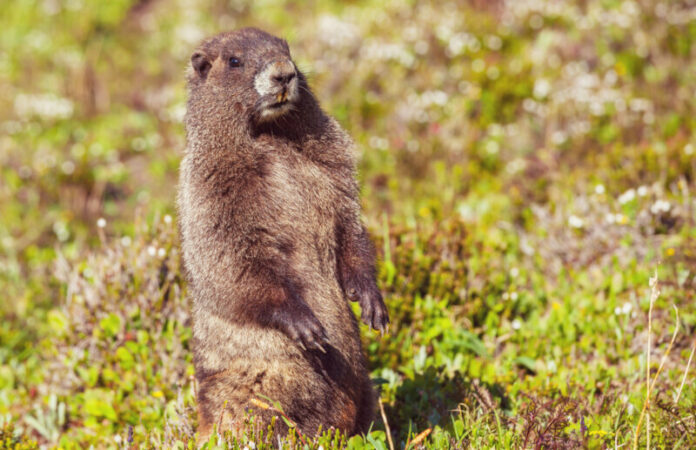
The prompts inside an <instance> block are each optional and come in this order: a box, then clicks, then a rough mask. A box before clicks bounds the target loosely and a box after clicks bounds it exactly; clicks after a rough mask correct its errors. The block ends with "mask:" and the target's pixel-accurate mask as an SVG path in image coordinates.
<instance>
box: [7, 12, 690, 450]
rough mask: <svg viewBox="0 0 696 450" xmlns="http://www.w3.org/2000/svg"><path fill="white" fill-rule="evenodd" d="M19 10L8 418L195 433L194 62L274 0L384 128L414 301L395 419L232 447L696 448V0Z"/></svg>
mask: <svg viewBox="0 0 696 450" xmlns="http://www.w3.org/2000/svg"><path fill="white" fill-rule="evenodd" d="M0 23H2V27H1V28H0V41H2V42H3V45H2V48H1V49H0V68H1V70H0V129H1V130H2V134H0V210H1V211H2V214H1V215H0V289H1V290H2V292H3V294H4V295H3V297H4V299H5V301H3V302H1V303H0V313H1V314H2V321H1V322H0V446H3V445H4V446H7V447H17V448H22V447H25V448H32V447H34V446H44V447H62V448H84V447H87V446H89V445H94V446H95V448H109V447H129V448H131V447H132V446H136V447H166V448H190V447H192V446H193V445H194V442H195V438H196V437H195V431H196V415H195V401H194V392H195V388H196V386H195V383H194V382H193V379H192V374H193V367H192V362H191V349H190V337H191V329H190V314H189V313H190V304H189V303H188V300H187V298H186V283H185V281H184V280H183V275H182V273H181V261H180V251H179V244H178V237H177V231H176V211H175V208H174V194H175V189H174V186H175V183H176V178H177V166H178V161H179V159H180V157H181V153H182V150H183V148H184V145H185V136H184V133H183V126H182V117H183V112H184V110H185V98H186V91H185V85H184V73H185V68H186V66H187V64H188V60H189V57H190V54H191V52H192V50H193V48H194V47H195V45H196V44H197V43H198V42H199V41H200V40H201V39H202V38H204V37H206V36H208V35H212V34H214V33H217V32H219V31H222V30H229V29H233V28H237V27H241V26H246V25H254V26H258V27H261V28H263V29H266V30H268V31H271V32H273V33H275V34H278V35H281V36H283V37H285V38H286V39H287V40H288V41H289V43H290V47H291V49H292V53H293V56H294V58H295V59H296V61H297V62H298V65H299V66H300V68H301V69H302V70H303V71H305V72H306V73H307V74H308V75H309V79H310V84H311V86H312V88H313V89H314V91H315V93H316V95H317V97H318V98H319V100H320V101H321V103H322V105H323V107H324V108H325V110H326V111H327V112H329V113H330V114H332V115H333V116H335V117H336V118H337V120H338V121H339V122H340V123H341V124H342V125H343V126H344V127H345V128H346V129H347V130H348V131H349V132H350V134H351V135H352V136H353V137H354V139H355V141H356V144H357V148H356V151H357V152H358V156H359V159H360V164H359V179H360V185H361V192H362V200H363V209H364V219H365V223H366V224H367V226H368V229H369V231H370V234H371V237H372V238H373V240H374V242H375V244H376V247H377V249H378V254H379V255H378V256H379V285H380V288H381V289H382V292H383V294H384V296H385V301H386V304H387V307H388V308H389V312H390V315H391V319H392V323H391V329H390V331H389V333H387V334H386V335H385V336H380V335H379V334H377V333H375V332H371V331H370V330H368V329H366V328H362V329H361V332H362V335H363V342H364V346H365V350H366V353H367V356H368V362H369V367H370V370H371V373H372V377H373V379H374V381H375V384H376V385H378V386H379V389H380V397H381V403H382V404H383V408H384V414H378V418H377V420H376V422H375V424H374V427H373V431H372V432H371V433H370V434H369V435H367V436H364V437H362V436H358V437H353V438H351V439H348V438H346V437H344V436H340V435H336V434H335V433H333V432H332V431H328V432H327V433H326V434H324V435H323V436H322V437H319V438H314V437H311V436H303V435H301V434H298V433H291V435H290V436H286V437H281V436H269V435H268V433H267V432H266V433H264V432H263V430H256V429H254V427H253V426H252V425H250V426H249V429H248V434H247V437H246V438H245V439H244V440H243V441H242V442H232V441H231V440H230V439H229V436H225V435H223V436H220V438H219V441H218V439H217V438H214V441H213V442H211V443H210V444H209V446H210V448H213V447H223V448H224V447H227V446H230V447H234V446H241V447H244V446H245V445H247V446H250V445H251V444H250V442H251V441H253V442H255V443H256V446H262V445H264V443H268V442H272V443H276V444H277V443H278V442H279V439H280V440H281V441H282V442H285V443H286V445H288V446H295V445H296V446H299V447H303V446H305V447H310V448H318V447H319V446H323V448H329V447H332V446H347V447H349V448H371V447H376V448H380V449H385V448H388V447H389V445H390V443H389V440H388V438H387V432H386V429H387V426H388V429H389V431H390V434H391V438H392V441H393V445H394V447H396V448H404V447H409V448H414V447H418V446H425V447H428V448H443V447H445V448H446V447H448V446H450V447H469V446H471V447H474V448H488V447H492V446H495V447H496V448H501V447H502V448H508V447H511V448H541V447H544V448H558V447H570V448H575V447H588V448H604V447H615V446H623V447H625V448H628V447H631V448H633V447H634V446H636V447H641V448H644V447H646V446H650V447H669V448H671V447H682V448H693V447H694V446H696V422H695V419H694V417H696V387H694V382H693V380H694V375H693V374H694V370H695V369H694V368H693V365H694V364H691V367H690V368H689V364H690V363H691V362H692V361H691V355H692V351H693V348H694V344H695V342H694V328H695V326H696V305H695V304H694V292H695V290H696V270H695V269H694V267H696V241H695V239H694V238H695V237H696V212H695V211H696V198H695V197H694V191H695V190H696V182H695V180H694V176H695V175H696V159H695V158H694V152H695V151H696V137H695V136H694V130H696V119H695V117H696V114H694V106H693V98H694V94H695V92H696V62H695V61H696V2H693V1H687V0H674V1H672V2H658V1H655V0H647V1H643V2H634V1H616V0H577V1H569V0H568V1H561V0H559V1H554V2H545V1H541V0H517V1H508V2H502V1H480V0H470V1H463V2H449V3H447V2H440V1H435V0H433V1H423V2H412V1H388V2H382V1H376V0H354V1H351V2H338V1H327V2H318V1H317V2H308V3H306V4H298V3H295V2H290V1H287V2H284V1H280V2H273V1H264V2H253V3H252V2H244V1H234V0H232V1H222V0H175V1H171V2H169V1H164V0H140V1H136V0H116V1H110V2H88V1H83V0H69V1H65V2H59V1H56V0H42V1H38V0H37V1H22V2H10V3H9V4H7V5H4V6H3V8H1V9H0ZM355 311H356V313H359V309H358V308H357V306H356V309H355ZM673 336H674V337H673ZM648 374H650V377H651V378H652V379H654V380H655V381H654V382H653V389H652V390H651V391H650V395H649V398H650V400H651V401H650V402H649V403H648V402H646V398H647V388H646V377H647V376H648ZM258 407H259V408H273V409H276V410H277V408H276V407H275V406H274V405H273V399H259V404H258ZM278 415H279V419H278V420H283V419H282V417H281V413H280V412H279V411H278ZM385 418H386V421H385ZM648 431H649V433H648ZM648 440H649V442H648ZM199 444H200V443H199ZM250 448H251V447H250Z"/></svg>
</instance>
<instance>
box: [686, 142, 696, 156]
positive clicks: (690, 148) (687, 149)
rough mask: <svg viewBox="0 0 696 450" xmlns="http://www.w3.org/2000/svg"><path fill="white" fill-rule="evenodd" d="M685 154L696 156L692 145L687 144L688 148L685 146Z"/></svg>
mask: <svg viewBox="0 0 696 450" xmlns="http://www.w3.org/2000/svg"><path fill="white" fill-rule="evenodd" d="M684 154H685V155H693V154H694V146H693V145H691V144H686V146H684Z"/></svg>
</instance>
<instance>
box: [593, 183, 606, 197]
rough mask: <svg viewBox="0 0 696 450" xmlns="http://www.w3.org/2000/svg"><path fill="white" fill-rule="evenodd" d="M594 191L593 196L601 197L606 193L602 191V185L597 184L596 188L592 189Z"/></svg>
mask: <svg viewBox="0 0 696 450" xmlns="http://www.w3.org/2000/svg"><path fill="white" fill-rule="evenodd" d="M594 191H595V194H597V195H602V194H604V192H606V191H605V190H604V185H603V184H598V185H597V186H595V187H594Z"/></svg>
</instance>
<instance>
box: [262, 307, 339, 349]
mask: <svg viewBox="0 0 696 450" xmlns="http://www.w3.org/2000/svg"><path fill="white" fill-rule="evenodd" d="M274 319H275V320H273V322H275V324H276V326H277V327H278V328H279V329H280V330H281V331H282V332H284V333H285V334H286V335H288V337H289V338H290V339H292V340H293V341H295V342H297V343H298V344H300V346H302V347H304V348H305V349H307V350H315V349H319V350H321V351H322V352H324V353H326V350H325V349H324V345H327V344H328V343H329V338H328V337H327V336H326V331H325V330H324V327H323V326H322V325H321V323H320V322H319V320H318V319H317V317H316V316H315V315H314V313H313V312H312V310H311V309H309V307H308V306H307V305H305V304H304V302H302V303H300V302H293V304H291V305H288V306H287V307H285V308H283V309H282V310H280V311H278V312H277V313H276V314H275V317H274Z"/></svg>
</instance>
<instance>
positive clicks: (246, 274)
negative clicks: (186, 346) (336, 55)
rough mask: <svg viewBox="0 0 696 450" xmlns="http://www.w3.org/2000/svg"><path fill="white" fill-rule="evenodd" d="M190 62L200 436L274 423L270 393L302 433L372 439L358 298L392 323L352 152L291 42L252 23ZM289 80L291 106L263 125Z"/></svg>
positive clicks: (184, 214) (188, 200)
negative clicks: (293, 56) (294, 59)
mask: <svg viewBox="0 0 696 450" xmlns="http://www.w3.org/2000/svg"><path fill="white" fill-rule="evenodd" d="M233 57H234V58H236V59H232V58H233ZM191 61H192V69H191V70H190V73H189V76H188V81H189V101H188V109H187V114H186V131H187V140H188V146H187V150H186V154H185V157H184V159H183V160H182V163H181V175H180V186H179V195H178V205H179V216H180V228H181V236H182V247H183V254H184V261H185V265H186V269H187V272H188V277H189V290H190V292H191V295H192V298H193V319H194V328H193V333H194V335H193V345H194V364H195V368H196V377H197V380H198V410H199V422H200V427H199V431H200V435H201V437H202V438H203V439H206V438H207V436H208V435H209V434H210V432H211V430H212V427H213V425H214V424H217V423H220V424H221V425H222V428H224V429H233V430H235V429H239V427H240V425H241V424H242V422H243V420H244V417H245V412H246V411H247V410H248V409H253V412H254V415H256V416H257V417H258V418H260V419H261V420H262V421H264V423H267V422H268V421H270V419H271V417H272V416H273V415H274V414H276V413H274V412H273V411H272V410H263V409H260V408H258V407H257V406H255V405H254V404H253V403H250V401H251V400H252V399H253V398H259V399H263V397H260V396H267V397H269V398H271V399H272V400H274V401H278V402H280V404H281V406H282V408H283V410H284V411H285V413H286V414H287V415H288V416H289V417H290V418H291V419H292V420H293V421H295V422H296V423H297V425H298V427H299V428H300V430H301V431H302V432H303V433H306V434H314V433H316V431H317V429H318V428H319V426H320V425H321V426H322V428H323V429H327V428H328V427H331V426H333V427H336V428H339V429H341V430H343V431H344V432H346V433H349V434H355V433H361V432H365V431H366V430H367V429H368V428H369V426H370V423H371V422H372V420H373V418H374V412H375V395H374V390H373V388H372V385H371V382H370V378H369V374H368V371H367V368H366V363H365V358H364V356H363V353H362V348H361V344H360V335H359V330H358V326H357V322H356V320H355V317H354V315H353V314H352V312H351V309H350V307H349V304H348V301H347V300H353V301H358V302H359V303H360V305H361V307H362V316H363V320H364V321H365V322H366V323H368V324H369V325H370V326H372V327H373V328H375V329H381V330H384V329H385V328H386V326H387V324H388V317H387V311H386V308H385V306H384V303H383V301H382V297H381V295H380V293H379V290H378V289H377V286H376V283H375V266H374V251H373V249H372V246H371V244H370V241H369V238H368V235H367V233H366V231H365V229H364V227H363V226H362V224H361V222H360V206H359V200H358V189H357V185H356V182H355V178H354V161H353V156H352V146H353V144H352V142H351V140H350V138H349V137H348V136H347V135H346V133H345V132H344V131H343V130H342V129H341V128H340V126H339V125H338V124H337V123H336V121H335V120H333V119H332V118H330V117H328V116H327V115H326V114H325V113H324V112H323V111H322V110H321V109H320V107H319V105H318V103H317V101H316V100H315V98H314V96H313V94H312V93H311V91H310V90H309V88H308V86H307V83H306V80H305V77H304V76H303V75H302V73H300V72H299V71H296V73H295V74H292V73H289V72H287V71H288V70H292V68H293V67H294V65H292V64H291V63H290V61H291V60H290V53H289V49H288V46H287V43H286V42H285V41H283V40H281V39H278V38H276V37H273V36H271V35H269V34H267V33H264V32H262V31H260V30H256V29H252V28H247V29H243V30H239V31H235V32H231V33H224V34H221V35H218V36H215V37H213V38H211V39H208V40H207V41H205V42H204V43H203V44H201V46H200V47H199V49H198V50H197V51H196V52H195V53H194V54H193V56H192V58H191ZM271 64H272V65H273V66H272V67H271ZM269 67H271V68H270V69H269ZM289 68H290V69H289ZM264 70H267V72H264ZM282 71H285V72H282ZM266 73H270V74H272V75H273V74H275V75H274V77H271V78H269V79H270V80H271V81H268V80H266V79H265V78H264V76H265V74H266ZM259 74H261V75H259ZM279 74H280V75H283V76H285V79H284V80H283V77H281V76H279ZM262 75H263V76H262ZM286 75H287V76H286ZM259 77H260V78H259ZM293 77H296V81H288V80H290V79H292V78H293ZM259 80H260V82H261V83H262V85H263V86H265V87H264V88H263V89H267V90H268V89H270V90H273V92H274V94H273V95H272V96H271V97H269V96H264V95H265V94H264V95H262V94H261V93H262V92H266V90H263V89H262V90H259V89H258V88H255V82H257V83H258V82H259ZM273 80H281V81H278V82H277V83H276V81H273ZM274 83H275V84H274ZM282 83H289V84H287V86H288V95H290V98H291V99H293V100H292V101H291V102H290V103H288V104H287V105H285V106H284V107H287V109H286V112H284V113H283V114H281V115H279V116H277V117H276V116H272V119H271V120H267V119H264V111H268V109H264V108H266V107H265V106H264V105H267V104H268V102H269V101H275V100H273V99H275V98H278V99H281V96H280V94H278V93H275V92H276V90H277V89H280V87H279V86H281V84H282ZM292 83H295V84H294V86H295V87H296V94H298V95H296V97H292V95H291V94H292V92H294V91H292V90H291V89H290V87H291V86H293V84H292ZM268 92H270V91H268ZM278 92H279V91H278ZM269 95H270V94H269ZM283 95H285V91H283ZM266 97H268V98H266ZM269 98H270V100H269ZM279 101H280V100H279ZM264 102H265V103H264ZM274 111H277V110H274ZM284 111H285V110H284ZM225 403H226V404H227V407H226V408H224V407H223V405H224V404H225ZM277 423H279V424H282V421H281V420H278V421H277ZM281 426H282V425H281Z"/></svg>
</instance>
